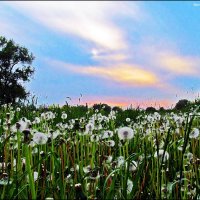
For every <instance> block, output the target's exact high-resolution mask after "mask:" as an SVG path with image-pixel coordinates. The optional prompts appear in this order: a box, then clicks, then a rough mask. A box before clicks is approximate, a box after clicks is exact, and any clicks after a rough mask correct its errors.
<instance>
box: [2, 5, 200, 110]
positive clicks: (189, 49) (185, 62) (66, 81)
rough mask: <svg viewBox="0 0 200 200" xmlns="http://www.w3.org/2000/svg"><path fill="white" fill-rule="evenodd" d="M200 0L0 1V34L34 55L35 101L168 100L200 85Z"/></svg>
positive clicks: (143, 103)
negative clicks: (182, 0) (133, 0)
mask: <svg viewBox="0 0 200 200" xmlns="http://www.w3.org/2000/svg"><path fill="white" fill-rule="evenodd" d="M199 22H200V2H198V1H194V2H189V1H188V2H185V1H184V2H178V1H177V2H170V1H169V2H163V1H160V2H156V1H155V2H143V1H137V2H132V1H125V2H123V1H121V2H120V1H110V2H109V1H107V2H106V1H102V2H101V1H100V2H99V1H98V2H95V1H93V2H87V1H81V2H78V1H76V2H69V1H60V2H59V1H51V2H47V1H44V2H42V1H35V2H34V1H33V2H31V1H29V2H25V1H20V2H17V1H8V2H6V1H5V2H0V25H1V28H0V35H3V36H5V37H6V38H8V39H13V40H14V41H15V42H16V43H18V44H20V45H23V46H25V47H27V48H28V49H29V50H30V51H31V52H33V54H34V55H35V57H36V59H35V61H34V63H33V66H34V67H35V69H36V72H35V75H34V79H33V80H32V81H31V82H30V83H28V84H27V88H28V89H29V90H30V91H32V92H33V93H34V94H35V95H36V96H37V97H38V101H39V104H44V103H45V104H53V103H55V104H64V103H65V101H66V97H67V96H70V97H71V99H72V100H71V101H69V103H71V104H78V103H79V101H78V99H79V97H80V94H82V95H83V96H82V98H81V103H82V104H85V103H86V102H87V103H88V104H93V103H100V102H101V103H108V104H110V105H112V106H114V105H119V106H123V107H127V106H129V105H130V104H132V105H133V106H137V105H140V106H141V107H145V106H149V105H153V106H165V107H171V105H172V104H174V103H175V102H177V100H178V99H181V98H187V99H191V100H194V99H195V97H197V96H198V93H199V91H200V77H199V76H200V74H199V73H198V72H199V69H200V55H199V54H200V53H199V52H200V37H199V33H200V26H199Z"/></svg>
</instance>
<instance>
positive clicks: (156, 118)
mask: <svg viewBox="0 0 200 200" xmlns="http://www.w3.org/2000/svg"><path fill="white" fill-rule="evenodd" d="M123 112H124V111H122V112H121V113H120V114H119V113H118V112H115V111H111V112H110V113H105V112H104V111H102V110H94V109H92V108H84V109H82V110H80V109H78V107H77V108H76V107H73V108H72V107H70V106H67V107H65V108H60V107H58V106H51V107H47V108H40V109H35V110H33V109H29V108H28V107H17V108H14V107H12V106H9V107H5V106H2V107H0V156H1V157H0V195H1V199H46V200H47V199H49V200H50V199H200V140H199V139H200V135H199V129H200V109H199V108H198V107H197V106H196V107H194V108H191V109H190V110H189V111H188V112H173V111H171V112H164V113H159V112H154V113H146V112H145V111H142V110H138V111H135V114H134V116H132V115H131V114H130V115H127V116H126V115H125V114H124V115H123ZM130 113H131V112H130ZM122 115H123V116H122Z"/></svg>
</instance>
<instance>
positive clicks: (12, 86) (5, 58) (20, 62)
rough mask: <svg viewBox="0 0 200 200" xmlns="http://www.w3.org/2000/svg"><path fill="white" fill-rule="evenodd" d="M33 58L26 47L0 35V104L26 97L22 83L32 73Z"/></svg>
mask: <svg viewBox="0 0 200 200" xmlns="http://www.w3.org/2000/svg"><path fill="white" fill-rule="evenodd" d="M33 60H34V56H33V54H32V53H29V51H28V49H27V48H25V47H22V46H20V45H18V44H15V42H14V41H13V40H7V39H6V38H5V37H2V36H0V105H2V104H8V103H15V102H16V100H17V99H26V98H27V97H28V95H29V93H28V92H27V91H26V89H25V87H24V86H23V84H24V82H27V81H30V78H31V76H32V75H33V73H34V68H33V67H32V66H31V65H32V62H33Z"/></svg>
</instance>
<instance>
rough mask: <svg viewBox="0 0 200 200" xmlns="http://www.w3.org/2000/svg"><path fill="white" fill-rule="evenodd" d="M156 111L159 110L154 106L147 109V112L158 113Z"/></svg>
mask: <svg viewBox="0 0 200 200" xmlns="http://www.w3.org/2000/svg"><path fill="white" fill-rule="evenodd" d="M156 111H157V110H156V109H155V108H154V107H152V106H150V107H147V108H146V112H156Z"/></svg>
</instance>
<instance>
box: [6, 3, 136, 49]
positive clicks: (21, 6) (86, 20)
mask: <svg viewBox="0 0 200 200" xmlns="http://www.w3.org/2000/svg"><path fill="white" fill-rule="evenodd" d="M8 4H9V5H10V6H12V7H13V8H15V9H17V10H19V11H20V12H23V13H25V14H26V15H27V16H30V17H31V18H32V19H33V20H35V21H36V22H39V23H42V24H43V25H45V26H47V27H49V28H50V29H52V30H54V31H57V32H60V33H64V34H71V35H73V36H78V37H80V38H82V39H84V40H87V41H88V42H91V43H92V44H93V45H94V46H96V47H98V48H100V49H106V50H121V49H125V48H127V45H128V43H127V41H126V39H125V35H124V32H123V31H122V30H121V29H120V28H119V27H118V26H116V25H115V23H113V21H112V18H113V17H114V16H115V15H116V14H117V15H125V14H126V15H127V13H128V15H130V16H131V17H132V18H134V17H135V18H137V15H136V14H135V13H136V12H137V13H138V11H137V9H135V10H136V11H135V13H134V7H132V9H130V8H129V7H128V6H127V4H126V3H122V2H115V3H112V2H70V1H69V2H52V1H50V2H8ZM47 5H48V7H47ZM135 7H136V6H135ZM122 8H123V9H122ZM126 10H127V13H126V12H125V11H126Z"/></svg>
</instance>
